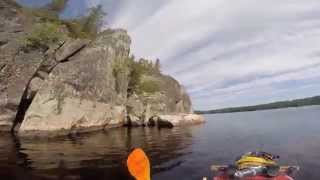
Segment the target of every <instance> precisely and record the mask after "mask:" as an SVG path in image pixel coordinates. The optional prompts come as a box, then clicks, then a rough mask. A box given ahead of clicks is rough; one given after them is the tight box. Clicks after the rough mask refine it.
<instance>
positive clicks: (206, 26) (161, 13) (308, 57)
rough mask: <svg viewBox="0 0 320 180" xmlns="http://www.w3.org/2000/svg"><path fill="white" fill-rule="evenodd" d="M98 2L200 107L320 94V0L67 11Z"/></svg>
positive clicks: (228, 0)
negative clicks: (185, 89)
mask: <svg viewBox="0 0 320 180" xmlns="http://www.w3.org/2000/svg"><path fill="white" fill-rule="evenodd" d="M79 4H80V5H79ZM97 4H103V5H104V8H105V10H106V11H107V12H108V14H109V15H108V18H107V21H108V24H107V25H106V26H108V27H109V26H111V27H121V28H125V29H127V30H128V32H129V34H130V35H131V37H132V39H133V44H132V53H133V54H135V55H136V56H138V57H148V58H152V59H155V58H160V59H161V60H162V69H163V72H164V73H167V74H170V75H172V76H174V77H175V78H177V79H178V80H179V81H180V82H181V83H182V84H184V85H185V86H186V87H187V90H188V92H189V93H190V95H191V97H192V99H193V102H194V106H195V109H210V108H221V107H226V106H239V105H251V104H256V103H265V102H270V101H275V100H285V99H288V98H300V97H307V96H313V95H319V94H320V87H319V86H320V65H319V63H320V11H319V9H320V1H319V0H304V1H302V0H281V1H279V0H259V1H257V0H237V1H234V0H198V1H194V0H150V1H146V0H134V1H132V0H70V6H69V9H68V10H67V11H66V12H68V13H69V14H72V13H70V12H73V14H77V13H79V12H78V11H79V9H81V8H74V7H77V6H79V7H80V6H81V7H84V6H85V7H90V6H94V5H97ZM80 13H81V11H80Z"/></svg>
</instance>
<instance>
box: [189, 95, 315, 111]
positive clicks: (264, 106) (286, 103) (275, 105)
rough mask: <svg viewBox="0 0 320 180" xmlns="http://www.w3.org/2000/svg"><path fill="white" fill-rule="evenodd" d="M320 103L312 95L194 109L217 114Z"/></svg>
mask: <svg viewBox="0 0 320 180" xmlns="http://www.w3.org/2000/svg"><path fill="white" fill-rule="evenodd" d="M311 105H320V96H314V97H309V98H303V99H295V100H289V101H278V102H273V103H268V104H260V105H255V106H242V107H230V108H223V109H216V110H208V111H195V112H196V113H197V114H218V113H233V112H245V111H260V110H268V109H280V108H289V107H301V106H311Z"/></svg>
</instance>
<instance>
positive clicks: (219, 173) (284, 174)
mask: <svg viewBox="0 0 320 180" xmlns="http://www.w3.org/2000/svg"><path fill="white" fill-rule="evenodd" d="M228 168H229V166H227V165H212V166H211V168H210V169H211V171H214V172H215V177H214V178H213V180H232V179H233V178H231V177H230V176H228V173H227V171H228ZM299 170H300V167H299V166H280V170H279V175H277V176H275V177H266V176H260V175H256V176H250V177H245V178H242V180H294V179H293V178H292V177H293V175H294V174H295V173H296V172H297V171H299Z"/></svg>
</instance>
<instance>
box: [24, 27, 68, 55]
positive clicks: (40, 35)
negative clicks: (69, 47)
mask: <svg viewBox="0 0 320 180" xmlns="http://www.w3.org/2000/svg"><path fill="white" fill-rule="evenodd" d="M60 28H61V25H59V24H56V23H52V22H44V23H37V24H36V25H34V26H33V28H32V30H31V32H30V33H29V34H28V35H27V36H26V37H25V39H24V45H25V47H28V48H36V49H43V50H46V49H48V48H49V46H50V44H53V43H56V42H58V41H59V40H61V39H63V38H64V35H63V33H61V32H60Z"/></svg>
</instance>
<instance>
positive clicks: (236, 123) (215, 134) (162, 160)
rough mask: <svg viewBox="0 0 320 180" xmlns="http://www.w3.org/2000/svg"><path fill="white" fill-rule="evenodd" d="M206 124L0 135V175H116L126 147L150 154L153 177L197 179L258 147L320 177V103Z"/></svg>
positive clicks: (210, 119)
mask: <svg viewBox="0 0 320 180" xmlns="http://www.w3.org/2000/svg"><path fill="white" fill-rule="evenodd" d="M206 119H207V123H206V124H203V125H198V126H192V127H182V128H173V129H157V128H151V129H150V128H133V129H126V128H120V129H112V130H108V131H107V132H99V133H93V134H86V135H81V136H72V137H62V138H55V139H50V140H45V139H21V138H20V139H18V138H14V137H10V136H6V135H2V136H1V137H0V179H1V180H6V179H8V180H11V179H12V180H25V179H37V180H38V179H39V180H40V179H41V180H42V179H45V180H47V179H48V180H51V179H52V180H56V179H66V180H69V179H70V180H75V179H81V180H100V179H110V180H113V179H114V180H117V179H119V180H121V179H128V177H127V175H126V174H127V172H126V168H124V164H125V160H126V156H127V154H128V152H129V151H130V150H131V148H132V147H142V148H144V149H145V150H146V152H147V154H148V155H149V156H150V159H151V163H152V174H153V180H170V179H172V180H176V179H181V180H187V179H188V180H189V179H190V180H201V178H202V177H203V176H207V177H211V176H212V174H211V173H210V171H209V167H210V165H212V164H229V163H232V162H233V160H234V158H235V157H236V156H238V155H240V154H242V153H244V152H247V151H254V150H264V151H268V152H272V153H276V154H278V155H280V156H281V163H282V164H290V165H299V166H300V167H301V168H302V169H301V171H300V173H299V174H298V178H297V179H301V180H319V179H320V106H310V107H303V108H298V109H295V108H292V109H281V110H268V111H259V112H244V113H233V114H217V115H207V116H206Z"/></svg>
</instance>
